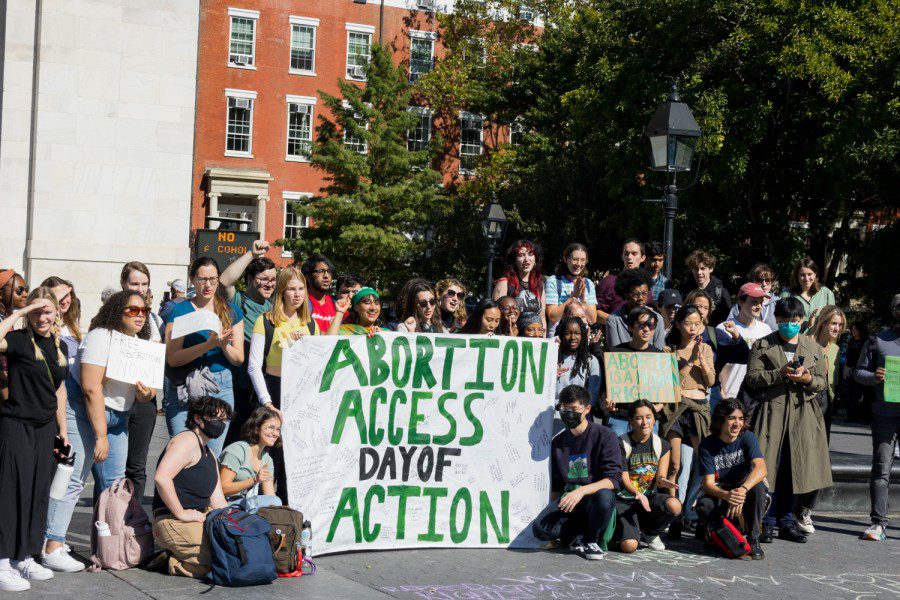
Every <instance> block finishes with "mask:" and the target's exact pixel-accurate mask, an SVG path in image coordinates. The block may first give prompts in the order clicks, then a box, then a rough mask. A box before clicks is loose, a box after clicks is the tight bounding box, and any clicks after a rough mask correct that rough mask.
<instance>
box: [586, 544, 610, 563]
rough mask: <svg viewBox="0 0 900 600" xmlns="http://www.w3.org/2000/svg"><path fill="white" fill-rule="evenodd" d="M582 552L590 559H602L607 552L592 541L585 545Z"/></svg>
mask: <svg viewBox="0 0 900 600" xmlns="http://www.w3.org/2000/svg"><path fill="white" fill-rule="evenodd" d="M581 554H582V556H584V557H585V558H586V559H588V560H602V559H603V555H604V554H606V552H604V551H603V550H601V549H600V546H598V545H597V544H595V543H594V542H591V543H589V544H585V545H584V548H583V549H582V551H581Z"/></svg>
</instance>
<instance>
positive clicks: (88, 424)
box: [0, 239, 900, 591]
mask: <svg viewBox="0 0 900 600" xmlns="http://www.w3.org/2000/svg"><path fill="white" fill-rule="evenodd" d="M268 250H269V245H268V244H267V243H266V242H264V241H259V242H255V243H254V244H253V248H252V251H251V252H248V253H247V254H245V255H243V256H242V257H240V258H238V259H237V260H235V261H234V262H233V263H231V264H230V265H229V266H228V267H227V268H226V269H224V270H220V265H218V264H217V262H216V261H215V260H213V259H211V258H208V257H199V258H197V259H195V260H194V261H193V262H192V263H191V265H190V267H189V270H188V278H187V279H188V280H187V282H185V281H183V280H175V281H172V282H170V283H169V287H170V292H169V293H168V294H166V297H165V298H164V301H163V302H162V303H161V304H160V306H159V310H158V311H154V310H153V305H152V299H151V297H150V292H149V288H150V281H151V279H150V271H149V269H148V268H147V267H146V266H145V265H143V264H142V263H140V262H130V263H128V264H126V265H124V267H123V268H122V271H121V276H120V281H119V286H118V287H117V288H112V289H107V290H105V291H104V294H103V298H102V299H103V304H102V306H101V308H100V309H99V311H98V313H97V314H96V315H95V316H93V317H92V318H91V319H90V321H89V324H88V326H87V327H84V325H83V322H82V318H81V317H82V315H81V305H80V303H79V301H78V297H77V295H76V293H75V287H74V285H73V283H72V282H70V281H68V280H66V279H64V278H62V277H56V276H54V277H48V278H47V279H45V280H44V281H42V282H41V283H40V284H39V285H37V286H34V289H32V290H31V291H29V289H30V286H29V283H28V282H26V281H25V280H24V279H23V277H22V276H21V275H19V274H18V273H16V272H15V271H13V270H11V269H6V270H0V401H2V406H0V482H2V486H0V512H2V513H3V514H4V519H2V520H0V589H2V590H6V591H18V590H24V589H28V588H29V587H30V581H31V580H42V579H49V578H51V577H52V576H53V572H54V571H60V572H75V571H79V570H81V569H83V568H84V564H83V563H82V562H81V561H79V560H77V559H75V558H74V557H73V556H71V549H70V547H69V546H68V545H66V536H67V532H68V529H69V525H70V522H71V519H72V515H73V511H74V509H75V505H76V502H77V501H78V499H79V497H80V496H81V493H82V491H83V489H84V487H85V484H86V482H87V478H88V473H92V474H93V478H94V497H95V499H96V498H97V497H98V495H99V494H100V493H101V492H102V491H103V490H105V489H106V488H108V487H110V486H111V485H112V484H113V482H115V481H116V480H117V479H121V478H128V479H130V480H131V481H132V482H133V484H134V488H135V490H136V493H137V495H138V497H143V493H144V490H145V489H147V488H146V465H147V460H148V453H149V446H150V439H151V436H152V434H153V431H154V427H155V425H156V416H157V410H158V409H160V408H161V410H162V413H163V414H164V415H165V423H166V427H167V429H168V434H169V436H170V438H171V439H170V441H169V443H168V444H167V446H166V447H165V450H164V451H163V453H162V455H161V456H160V457H159V458H158V464H157V468H156V471H155V478H154V482H153V483H154V486H153V489H154V491H153V500H152V517H153V533H154V539H155V541H156V545H157V546H158V547H159V548H161V549H162V550H163V551H164V552H165V557H166V559H167V569H168V571H169V572H170V573H172V574H180V575H185V576H191V577H203V576H204V575H205V574H206V573H207V572H208V571H209V560H210V557H209V551H208V548H206V545H205V544H203V543H202V538H203V523H204V519H205V515H206V513H208V512H209V511H210V510H213V509H216V508H221V507H224V506H227V505H228V504H231V503H235V502H238V503H242V506H248V507H249V506H253V507H260V506H271V505H279V504H282V503H286V501H287V484H286V475H285V465H284V458H283V454H282V451H281V447H280V446H281V444H280V432H281V423H282V418H283V416H282V414H281V411H280V399H281V391H280V389H281V369H282V357H283V354H284V351H285V350H286V349H288V348H290V346H291V345H292V344H294V343H295V342H297V340H299V339H300V338H302V337H304V336H310V335H342V336H349V335H368V336H372V335H375V334H376V333H378V332H379V331H381V330H392V331H397V332H407V333H412V332H421V333H443V334H458V335H467V334H480V335H505V336H521V337H528V338H556V339H557V340H558V342H559V355H558V359H557V386H556V396H557V402H558V404H557V410H558V417H559V418H558V420H557V423H558V429H559V433H558V435H556V436H555V437H554V439H553V442H552V454H551V472H552V477H551V490H550V493H551V502H550V504H549V505H548V507H547V509H546V510H545V511H544V512H543V513H541V515H540V516H539V517H538V518H537V519H536V520H535V522H534V531H535V534H536V535H537V536H538V537H539V538H540V539H542V540H545V541H546V542H547V544H548V546H550V547H559V546H561V545H562V546H566V547H571V548H574V549H577V550H578V551H580V552H581V553H583V555H584V556H585V557H586V558H589V559H596V558H600V557H602V555H603V553H604V550H603V548H604V547H606V545H607V544H608V543H613V544H615V545H616V547H617V548H618V549H620V550H621V551H622V552H635V551H636V550H637V549H638V548H639V547H640V545H641V544H646V545H647V546H649V547H650V548H653V549H663V548H664V547H665V545H664V543H663V541H662V537H661V536H662V535H663V533H666V535H667V536H668V538H669V539H677V538H679V537H681V536H682V535H683V534H684V532H685V531H688V532H694V533H695V534H696V535H697V536H698V537H700V538H703V539H706V536H707V533H708V530H709V528H710V526H711V525H712V524H714V523H715V522H716V520H721V519H723V518H726V517H727V518H729V519H734V520H736V521H739V522H740V523H742V527H743V529H744V531H745V533H746V535H747V539H748V541H749V543H750V546H751V551H750V555H751V557H752V558H754V559H760V558H763V555H764V553H763V550H762V548H761V546H760V544H765V543H771V542H772V541H773V539H774V538H779V539H783V540H788V541H791V542H797V543H803V542H805V541H806V540H807V537H808V536H810V535H812V534H813V533H814V531H815V526H814V523H813V521H812V511H813V510H814V509H815V506H816V499H817V495H818V493H819V492H820V491H821V490H822V489H825V488H827V487H829V486H830V485H831V484H832V481H831V468H830V461H829V454H828V438H829V435H830V425H831V416H832V414H833V412H834V407H835V402H836V399H837V398H838V397H840V396H842V395H843V397H844V399H845V401H846V402H847V404H848V417H851V418H852V417H854V416H856V418H865V410H864V408H863V407H862V402H861V400H860V398H862V397H863V396H868V398H869V401H870V403H871V413H872V414H874V415H876V417H877V418H875V419H873V422H872V435H873V448H874V451H873V463H872V478H871V496H872V512H871V520H872V524H871V526H870V527H869V528H868V529H867V530H866V531H865V532H864V534H863V537H865V538H866V539H870V540H883V539H884V537H885V535H884V527H885V524H886V521H887V511H888V508H887V498H888V482H889V474H890V467H891V463H892V460H893V456H894V444H895V442H896V440H897V437H898V433H900V404H898V403H891V402H887V401H886V400H885V392H884V380H885V373H886V364H887V359H888V357H897V356H900V349H898V335H900V294H898V295H897V296H895V297H894V299H893V301H892V303H891V307H890V308H891V312H892V317H893V323H892V325H891V327H890V328H888V329H887V330H885V331H883V332H881V333H879V334H877V335H875V336H872V337H868V336H867V331H866V330H865V327H864V325H863V324H861V323H855V324H853V325H852V326H851V325H850V324H848V323H847V317H846V315H845V313H844V311H843V310H842V309H841V308H840V307H839V306H837V304H836V301H835V296H834V294H833V293H832V291H831V290H829V289H828V288H827V287H825V286H824V285H823V284H822V283H821V281H820V280H819V271H818V267H817V265H816V264H815V263H814V262H813V261H811V260H810V259H808V258H806V259H803V260H801V261H799V262H798V263H797V265H796V267H795V268H794V270H793V272H792V273H791V274H790V277H789V282H788V284H787V285H785V286H784V288H783V289H779V286H778V281H777V278H776V275H775V272H774V271H773V269H772V268H770V267H769V266H768V265H765V264H758V265H756V266H754V267H753V269H751V271H750V272H749V273H748V275H747V277H746V279H745V281H744V282H743V283H742V284H741V285H740V287H739V289H738V290H737V294H736V295H735V297H734V302H733V301H732V300H733V299H732V295H731V292H730V291H729V290H728V289H727V287H726V285H725V284H724V283H723V282H722V281H721V280H720V279H718V278H717V277H716V276H714V275H713V273H714V272H715V268H716V257H715V256H714V255H712V254H710V253H709V252H706V251H704V250H699V249H698V250H695V251H693V252H691V253H690V255H689V256H688V257H687V260H686V266H687V267H688V268H689V269H690V272H691V274H692V279H691V280H690V281H688V282H686V283H685V285H683V286H680V287H676V286H675V285H674V284H673V283H672V282H671V281H669V280H668V279H667V278H666V277H665V275H664V274H663V270H664V261H665V257H664V253H663V249H662V245H661V244H659V243H658V242H649V243H646V244H645V243H642V242H640V241H638V240H636V239H628V240H626V241H625V243H624V244H623V245H622V254H621V260H622V269H621V270H618V271H616V272H615V273H607V274H605V275H604V276H603V277H602V278H599V280H598V281H596V282H595V281H593V280H592V279H591V277H589V276H588V260H589V257H588V249H587V248H586V247H585V246H584V245H582V244H578V243H574V244H571V245H569V246H568V247H567V248H566V249H565V251H564V252H563V255H562V257H561V260H560V261H559V264H558V265H557V266H556V269H555V271H554V273H553V274H550V275H545V273H544V269H543V265H542V258H543V257H542V256H541V251H540V248H539V246H538V245H537V244H536V243H534V242H531V241H528V240H520V241H518V242H516V243H515V244H513V245H512V246H511V247H510V248H509V250H508V252H507V253H506V255H505V257H504V270H503V273H502V276H501V277H500V278H499V279H498V280H497V281H496V282H495V284H494V288H493V293H492V294H491V295H490V297H486V298H482V299H480V300H478V301H474V300H475V299H474V296H473V295H472V294H471V293H470V292H469V290H468V289H467V288H466V286H465V285H464V284H463V283H462V282H461V281H459V280H458V279H455V278H446V279H443V280H441V281H438V282H431V281H428V280H426V279H423V278H419V277H416V278H412V279H410V280H409V281H407V282H406V283H405V284H404V285H403V286H402V288H401V289H400V290H397V291H396V293H394V294H392V297H393V298H394V302H393V304H392V306H391V307H388V306H387V304H385V305H382V299H381V293H380V292H379V291H378V290H376V289H375V287H374V284H375V282H369V281H366V278H365V277H364V276H363V275H361V274H355V273H342V274H340V275H338V273H337V271H336V268H335V265H334V263H333V262H332V261H331V260H330V259H329V258H328V257H326V256H323V255H317V256H311V257H309V258H308V259H307V260H305V261H303V262H302V263H298V264H296V265H295V266H292V267H285V268H282V269H278V268H277V267H276V265H275V263H274V262H273V261H272V260H270V259H269V258H266V257H265V254H266V253H267V252H268ZM195 311H208V312H210V313H212V315H214V318H215V319H216V320H217V321H218V322H219V324H220V330H221V332H220V333H219V332H216V331H212V330H206V331H196V332H193V333H190V334H188V335H184V336H179V337H173V323H174V321H175V320H176V319H178V318H179V317H182V316H185V315H188V314H190V313H193V312H195ZM848 327H850V328H851V329H852V331H853V333H852V335H851V337H850V343H849V345H848V347H847V349H846V350H845V351H842V348H841V344H842V341H843V340H844V337H845V332H846V331H847V330H848ZM114 333H116V334H121V335H124V336H128V337H134V338H138V339H141V340H150V341H155V342H160V343H163V344H165V347H166V349H165V356H166V368H165V383H164V385H163V389H162V390H159V391H157V390H154V389H153V388H151V387H148V386H146V385H144V384H143V383H142V382H137V383H135V384H129V383H123V382H119V381H116V380H112V379H109V378H107V377H106V376H105V373H106V366H107V363H108V360H109V352H110V340H111V337H112V336H113V335H114ZM607 352H629V353H631V352H656V353H663V352H667V353H672V354H673V355H674V357H675V359H676V360H677V364H678V369H679V376H680V390H679V391H678V393H679V396H680V401H679V402H676V403H670V404H656V405H654V404H652V403H650V402H649V401H647V400H637V401H635V402H633V403H631V404H628V405H622V404H615V403H613V402H612V401H611V400H610V399H608V398H607V394H606V389H605V388H606V386H605V382H604V361H603V357H604V354H605V353H607ZM848 382H853V383H854V384H856V385H859V386H860V387H859V388H854V387H848V385H847V383H848ZM861 390H870V391H868V392H866V393H863V392H862V391H861ZM852 392H855V393H856V395H855V397H853V398H851V396H853V393H852ZM850 405H852V407H851V406H850ZM63 455H64V456H68V457H72V458H74V465H73V466H74V469H73V471H72V474H71V477H70V480H69V483H68V488H67V490H66V492H65V494H64V495H63V496H62V497H61V498H52V499H51V498H50V491H49V490H50V482H51V478H52V477H53V473H54V469H55V465H56V457H58V456H63ZM35 557H38V560H35Z"/></svg>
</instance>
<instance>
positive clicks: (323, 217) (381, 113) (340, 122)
mask: <svg viewBox="0 0 900 600" xmlns="http://www.w3.org/2000/svg"><path fill="white" fill-rule="evenodd" d="M366 75H367V82H366V85H365V87H364V88H362V87H360V86H357V85H353V84H351V83H347V82H345V81H340V80H339V81H338V85H339V86H340V89H341V95H342V97H337V96H332V95H330V94H327V93H325V92H320V95H321V97H322V100H323V102H324V104H325V106H326V107H327V108H328V111H329V112H330V113H331V117H330V118H329V117H328V116H325V115H320V124H319V125H318V127H317V128H316V133H317V138H316V143H315V144H314V147H313V151H312V158H311V160H312V163H313V165H314V166H315V167H316V168H318V169H320V170H322V171H323V172H325V173H326V175H327V180H328V184H327V185H326V187H325V188H323V189H322V194H321V195H319V196H316V197H315V198H313V199H312V200H311V201H308V202H303V203H294V209H295V210H296V211H297V214H298V215H302V216H305V217H309V218H310V219H311V227H310V228H309V229H307V230H304V232H303V234H302V236H301V237H300V238H299V239H296V240H279V241H278V244H279V245H283V246H284V247H286V248H288V249H289V250H290V251H291V252H292V253H293V254H294V257H295V260H302V258H303V257H304V256H307V255H310V254H315V253H319V252H321V253H323V254H326V255H328V256H330V257H332V258H333V259H334V260H335V262H336V263H338V264H339V267H340V269H341V270H347V271H355V272H357V273H360V274H363V275H364V276H365V278H366V280H367V281H368V282H369V284H370V285H373V286H375V285H377V286H379V287H380V288H382V289H391V288H393V287H395V286H397V285H399V284H400V283H402V281H403V280H404V279H405V278H407V277H408V276H409V272H410V271H411V270H412V271H415V270H416V268H417V265H416V261H418V260H419V258H420V257H421V256H422V255H423V254H424V253H425V238H426V233H427V228H428V226H429V224H430V223H431V222H432V220H433V218H434V216H435V214H436V211H437V210H438V206H439V199H440V196H439V192H440V188H439V186H438V184H439V180H440V175H439V174H438V173H437V172H436V171H434V170H433V169H432V168H431V166H430V165H431V163H432V161H433V160H434V157H435V155H436V154H437V151H438V148H439V147H440V139H439V138H438V139H434V140H433V141H432V144H431V145H430V146H428V147H426V148H425V149H423V150H420V151H410V150H409V149H408V148H407V131H408V130H412V129H414V128H415V125H416V122H417V120H418V116H417V114H416V113H414V112H412V111H409V110H408V107H409V106H410V105H411V99H412V96H411V90H410V87H409V84H408V81H407V77H406V74H405V73H404V70H403V69H402V68H401V67H398V66H396V65H394V63H393V61H392V59H391V53H390V50H389V49H386V48H382V47H378V46H376V47H374V48H373V53H372V60H371V62H370V63H369V65H368V67H367V68H366ZM345 132H346V134H347V136H348V138H352V139H353V140H354V141H356V142H357V145H356V146H352V145H349V144H347V143H346V142H345V137H344V134H345ZM361 144H365V151H364V152H360V150H361V149H362V146H361Z"/></svg>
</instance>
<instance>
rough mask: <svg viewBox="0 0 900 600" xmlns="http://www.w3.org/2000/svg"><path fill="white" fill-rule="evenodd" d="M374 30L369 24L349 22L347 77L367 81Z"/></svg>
mask: <svg viewBox="0 0 900 600" xmlns="http://www.w3.org/2000/svg"><path fill="white" fill-rule="evenodd" d="M374 32H375V28H374V27H371V26H369V25H353V24H351V23H347V79H354V80H356V81H365V79H366V65H368V64H369V58H370V55H371V52H372V34H373V33H374Z"/></svg>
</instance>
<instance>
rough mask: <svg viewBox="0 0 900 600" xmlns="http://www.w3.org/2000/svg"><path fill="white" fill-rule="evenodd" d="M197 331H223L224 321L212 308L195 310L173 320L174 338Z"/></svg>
mask: <svg viewBox="0 0 900 600" xmlns="http://www.w3.org/2000/svg"><path fill="white" fill-rule="evenodd" d="M197 331H215V332H216V333H222V322H221V321H219V317H217V316H216V313H214V312H212V311H211V310H194V312H189V313H188V314H186V315H181V316H180V317H176V318H175V320H174V321H172V339H173V340H175V339H178V338H180V337H184V336H186V335H188V334H191V333H195V332H197Z"/></svg>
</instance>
